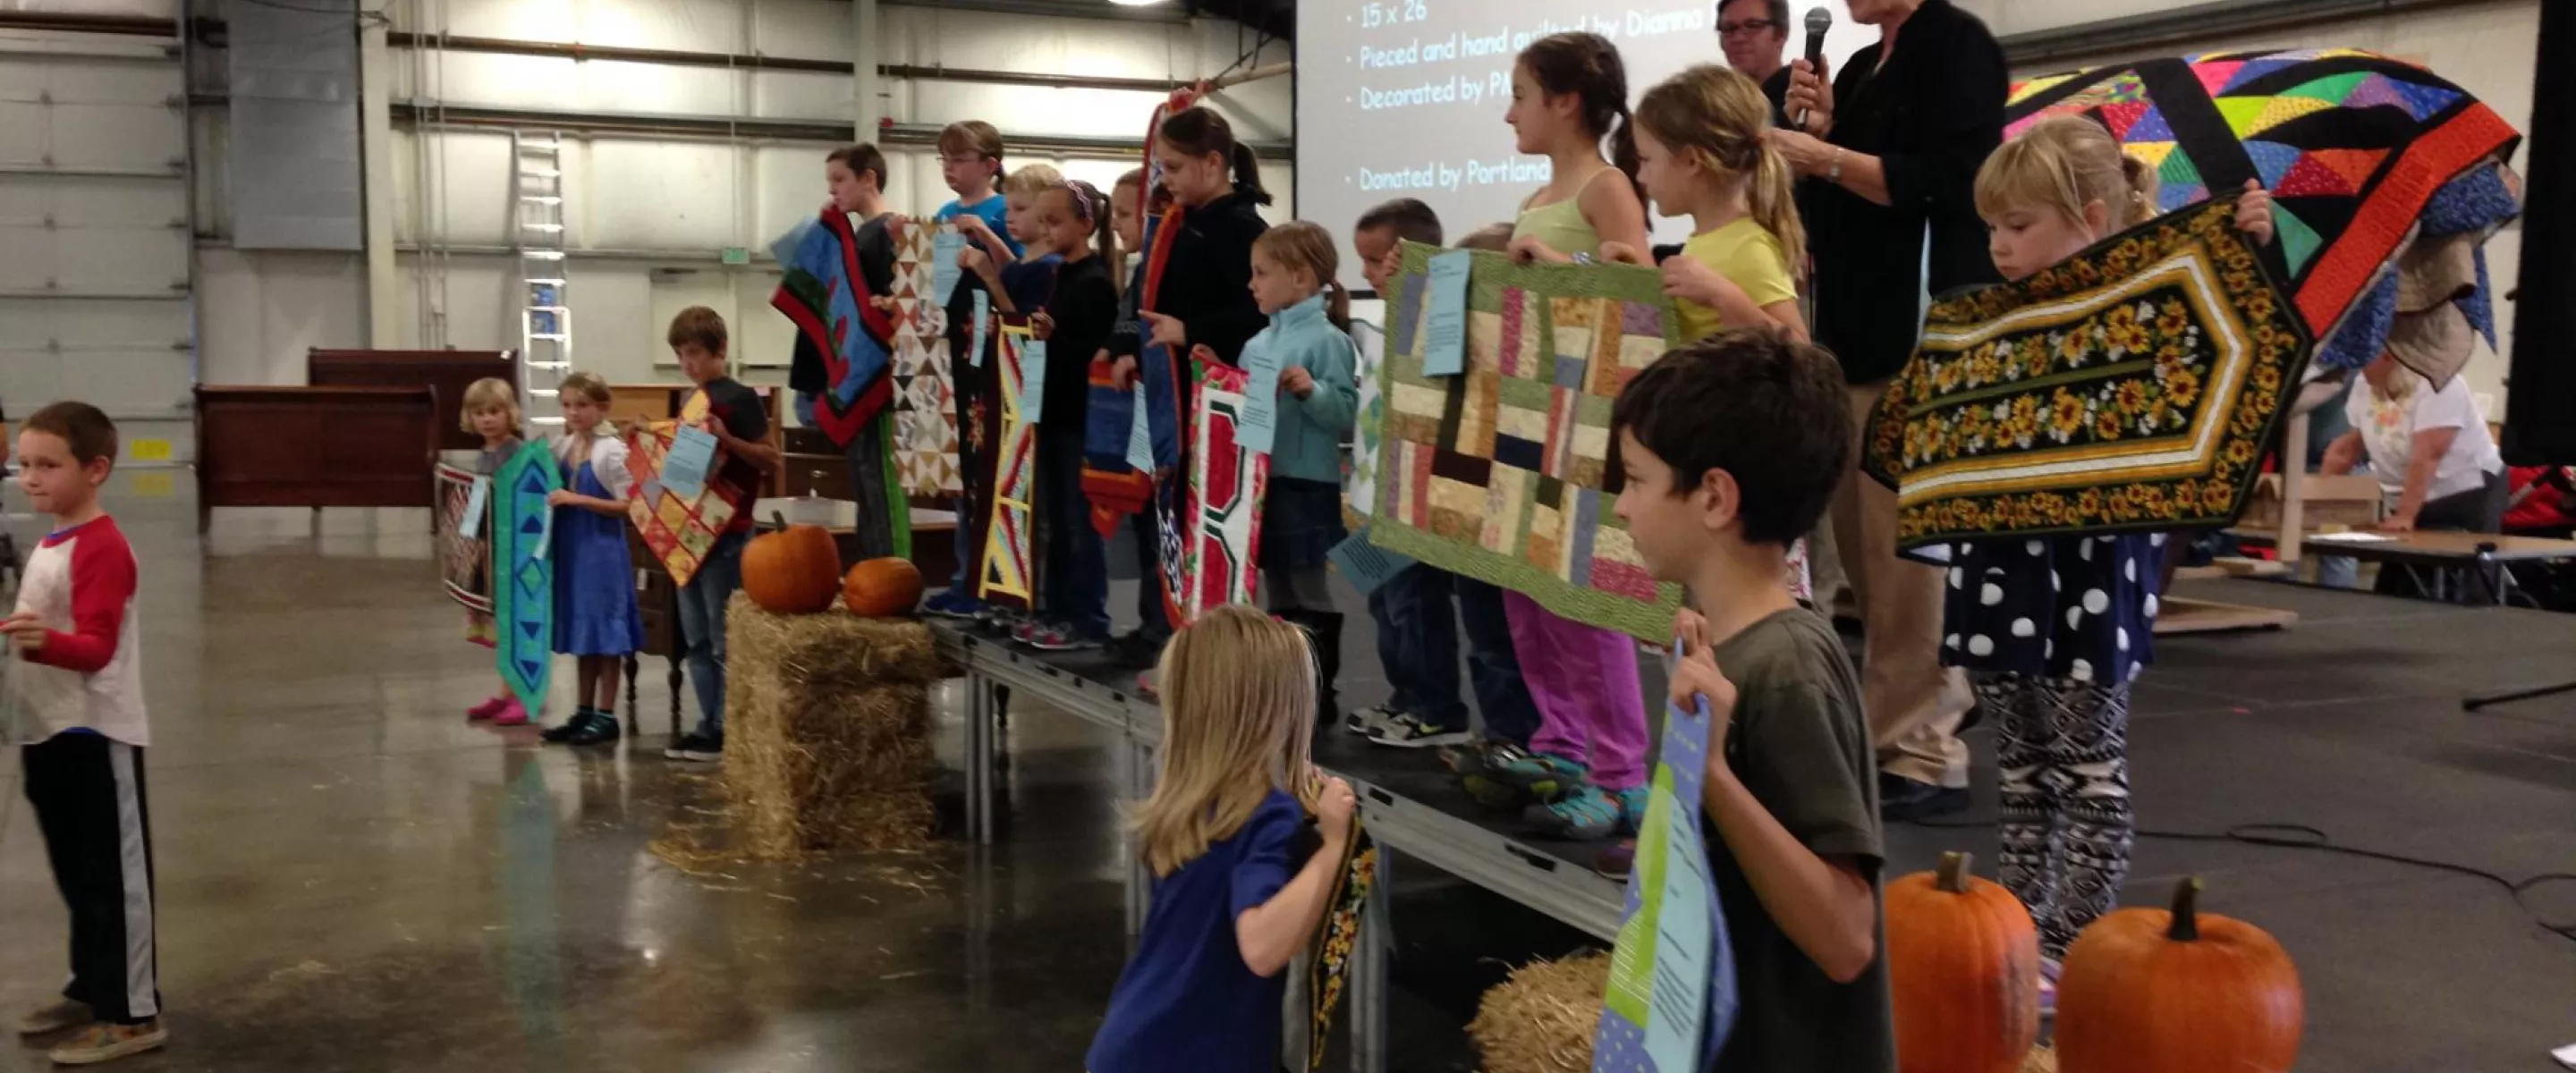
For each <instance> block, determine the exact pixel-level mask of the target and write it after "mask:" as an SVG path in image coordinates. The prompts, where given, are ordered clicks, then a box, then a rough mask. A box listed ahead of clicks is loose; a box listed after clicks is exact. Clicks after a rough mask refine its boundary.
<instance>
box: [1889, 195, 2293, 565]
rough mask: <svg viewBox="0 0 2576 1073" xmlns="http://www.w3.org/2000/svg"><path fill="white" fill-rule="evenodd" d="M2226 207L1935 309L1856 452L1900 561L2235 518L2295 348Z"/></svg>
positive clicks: (2129, 235) (2143, 229)
mask: <svg viewBox="0 0 2576 1073" xmlns="http://www.w3.org/2000/svg"><path fill="white" fill-rule="evenodd" d="M2235 212H2236V199H2235V198H2233V197H2223V198H2219V199H2217V200H2215V201H2211V202H2209V203H2207V204H2205V205H2202V206H2201V207H2199V208H2196V209H2193V210H2191V211H2189V212H2184V213H2179V214H2176V215H2173V216H2165V217H2160V218H2157V219H2154V220H2150V221H2148V222H2147V223H2144V224H2141V225H2139V226H2137V227H2134V228H2131V229H2129V230H2127V231H2124V232H2121V233H2120V234H2117V235H2113V236H2111V237H2110V238H2107V239H2104V240H2103V241H2101V242H2100V243H2098V244H2096V245H2094V246H2092V247H2091V248H2089V249H2087V250H2085V251H2084V252H2082V253H2079V254H2077V255H2075V256H2074V257H2072V258H2070V259H2068V260H2067V261H2066V262H2065V263H2063V264H2059V265H2057V266H2055V267H2052V268H2048V269H2045V270H2043V271H2041V272H2039V273H2037V274H2034V275H2032V276H2030V277H2029V278H2027V279H2024V280H2022V281H2020V282H2018V283H2007V284H2003V285H2001V286H1995V287H1988V288H1985V289H1983V290H1979V291H1976V292H1974V293H1971V294H1967V295H1964V296H1962V297H1958V298H1953V299H1950V300H1947V301H1942V302H1935V303H1933V305H1932V309H1931V312H1930V314H1929V317H1928V319H1927V321H1926V323H1925V325H1924V330H1923V343H1922V345H1921V346H1920V347H1919V348H1917V349H1916V351H1915V354H1914V358H1913V360H1912V361H1911V362H1909V363H1908V364H1907V365H1906V367H1905V371H1904V372H1902V373H1900V374H1898V376H1897V379H1896V381H1895V383H1894V384H1893V385H1891V386H1890V387H1889V389H1888V391H1887V393H1886V395H1885V397H1883V398H1882V399H1881V400H1880V403H1879V408H1878V412H1877V413H1876V414H1875V415H1874V416H1873V417H1872V419H1871V421H1870V427H1869V430H1868V433H1869V434H1868V437H1867V442H1866V444H1865V452H1866V453H1865V456H1864V459H1863V466H1864V467H1865V468H1866V469H1867V470H1868V472H1869V473H1870V475H1871V476H1873V477H1875V478H1877V479H1878V480H1879V481H1881V482H1883V483H1885V484H1887V485H1888V486H1889V487H1892V488H1894V489H1896V493H1897V508H1898V521H1897V542H1898V544H1899V546H1901V547H1908V548H1911V547H1916V546H1919V545H1924V544H1932V543H1946V542H1950V541H1956V540H1963V539H1967V538H1971V537H1981V536H1994V535H2039V534H2047V533H2071V532H2085V533H2108V532H2131V531H2134V532H2162V531H2166V530H2171V529H2180V528H2188V527H2195V526H2224V525H2226V524H2228V523H2230V522H2233V521H2234V520H2235V518H2236V516H2237V514H2238V512H2240V511H2241V510H2242V509H2243V508H2244V503H2245V497H2246V496H2247V494H2248V493H2249V492H2251V490H2252V488H2253V484H2254V478H2255V476H2256V470H2257V468H2258V463H2259V461H2260V459H2261V458H2262V456H2263V452H2264V449H2265V448H2266V447H2268V446H2269V445H2270V443H2271V438H2272V434H2273V425H2274V420H2275V418H2277V417H2278V416H2279V415H2280V413H2281V411H2282V399H2283V397H2284V385H2295V384H2296V383H2297V382H2298V377H2299V373H2300V371H2301V370H2302V369H2304V368H2305V367H2306V363H2307V359H2308V351H2309V348H2310V345H2311V343H2312V340H2311V338H2310V336H2309V334H2308V330H2307V325H2306V324H2305V323H2303V322H2302V321H2301V320H2300V318H2299V316H2298V311H2297V310H2296V309H2295V308H2293V307H2292V306H2291V305H2290V303H2289V300H2288V298H2287V297H2286V296H2285V294H2284V290H2283V289H2282V288H2280V287H2279V286H2277V285H2276V284H2275V283H2274V281H2273V279H2272V278H2271V275H2270V273H2269V272H2268V270H2267V269H2266V268H2265V267H2264V266H2263V265H2262V263H2261V261H2260V259H2259V258H2258V257H2257V256H2256V253H2255V249H2254V247H2253V246H2251V245H2249V244H2248V242H2247V240H2246V239H2245V237H2244V235H2243V233H2242V232H2239V231H2237V230H2236V226H2235Z"/></svg>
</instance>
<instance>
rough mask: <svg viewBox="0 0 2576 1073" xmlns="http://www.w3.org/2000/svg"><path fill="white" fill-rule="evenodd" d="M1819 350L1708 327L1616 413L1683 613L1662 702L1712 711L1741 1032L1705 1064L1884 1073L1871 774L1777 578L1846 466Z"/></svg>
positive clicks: (1720, 849) (1639, 516) (1820, 649)
mask: <svg viewBox="0 0 2576 1073" xmlns="http://www.w3.org/2000/svg"><path fill="white" fill-rule="evenodd" d="M1848 405H1849V404H1848V402H1847V401H1846V399H1845V392H1844V388H1843V377H1842V373H1841V370H1840V368H1839V367H1838V366H1837V365H1836V363H1835V362H1834V359H1833V357H1832V356H1831V355H1828V354H1826V353H1825V352H1824V351H1822V350H1819V349H1817V348H1816V347H1814V346H1811V345H1808V344H1805V343H1799V342H1795V341H1792V340H1791V339H1789V338H1788V337H1786V336H1783V335H1781V334H1778V333H1777V332H1775V331H1771V330H1765V329H1745V330H1738V331H1727V332H1720V333H1718V334H1717V335H1714V336H1711V337H1710V338H1708V339H1707V340H1704V341H1702V342H1698V343H1694V344H1691V345H1688V346H1684V347H1681V348H1680V349H1677V350H1674V351H1672V352H1671V353H1668V354H1665V355H1664V356H1663V357H1662V358H1661V359H1658V360H1657V361H1656V362H1655V363H1654V364H1653V365H1650V366H1648V367H1646V368H1645V369H1644V370H1642V371H1640V372H1639V373H1638V374H1637V375H1636V377H1635V378H1634V379H1632V380H1630V381H1629V382H1628V385H1627V387H1626V389H1625V390H1623V391H1621V392H1620V394H1619V401H1618V404H1617V406H1616V408H1615V409H1614V410H1613V412H1612V428H1613V430H1614V431H1615V434H1616V435H1617V437H1618V441H1617V442H1618V454H1617V456H1616V458H1617V461H1618V464H1619V466H1620V470H1621V472H1622V473H1623V474H1624V475H1625V479H1626V484H1625V486H1624V488H1623V490H1622V491H1621V492H1620V493H1619V505H1618V510H1619V517H1620V518H1621V519H1623V520H1625V521H1626V522H1627V524H1628V534H1629V536H1630V537H1631V538H1632V539H1633V540H1634V541H1635V542H1636V547H1637V553H1638V555H1639V556H1640V557H1641V558H1643V559H1644V560H1645V563H1646V568H1647V569H1648V570H1649V571H1651V572H1652V573H1653V574H1654V576H1655V577H1656V578H1657V579H1658V580H1662V581H1673V582H1679V583H1681V584H1682V585H1684V586H1685V587H1687V588H1688V589H1689V591H1690V596H1691V603H1692V604H1694V605H1696V606H1697V608H1698V610H1696V611H1692V610H1684V611H1683V612H1681V613H1680V614H1679V615H1677V616H1675V620H1674V632H1675V633H1676V634H1677V635H1678V636H1679V637H1680V638H1681V641H1682V646H1683V655H1682V657H1681V659H1680V660H1679V661H1678V663H1677V664H1676V665H1675V667H1674V670H1673V676H1672V697H1673V700H1674V702H1675V703H1677V704H1679V705H1682V706H1684V707H1688V706H1689V705H1690V704H1691V697H1692V696H1693V695H1694V694H1697V695H1698V696H1700V697H1703V698H1706V700H1707V701H1708V709H1709V716H1710V725H1709V752H1708V755H1709V764H1708V773H1707V779H1706V783H1705V788H1704V790H1703V791H1702V797H1703V806H1702V807H1703V811H1704V813H1705V816H1706V828H1705V830H1706V833H1707V834H1708V836H1709V837H1708V856H1709V863H1710V867H1711V869H1712V871H1713V873H1714V879H1715V881H1716V887H1717V896H1718V903H1719V908H1720V910H1721V911H1722V912H1723V913H1724V914H1725V916H1726V926H1727V932H1728V936H1729V938H1730V939H1731V940H1732V946H1733V949H1734V954H1735V971H1736V981H1737V986H1738V991H1739V995H1738V999H1739V1001H1740V1003H1741V1005H1740V1006H1739V1008H1738V1011H1737V1014H1736V1022H1735V1028H1734V1032H1733V1034H1732V1035H1730V1036H1729V1037H1728V1038H1727V1040H1726V1043H1725V1045H1724V1047H1723V1049H1721V1050H1720V1051H1719V1052H1718V1059H1717V1064H1716V1066H1715V1068H1716V1069H1717V1070H1720V1071H1724V1073H1745V1071H1761V1073H1770V1071H1780V1073H1789V1071H1798V1073H1806V1071H1812V1070H1833V1071H1835V1073H1887V1071H1893V1070H1894V1069H1895V1068H1896V1054H1895V1049H1894V1044H1893V1039H1892V1036H1891V1033H1890V1027H1889V1013H1888V992H1887V968H1886V960H1885V959H1884V958H1882V957H1880V956H1879V947H1880V945H1881V938H1882V935H1883V929H1882V928H1881V921H1880V910H1879V890H1878V883H1879V866H1880V864H1881V850H1880V844H1879V828H1878V801H1877V762H1876V761H1875V760H1874V759H1873V758H1872V753H1871V751H1870V742H1869V728H1868V726H1867V724H1865V723H1864V722H1863V721H1862V719H1861V709H1860V683H1859V680H1858V678H1857V677H1856V676H1855V675H1854V674H1853V672H1852V665H1851V657H1850V655H1849V654H1848V653H1846V652H1845V651H1844V650H1843V647H1842V642H1841V640H1840V639H1839V638H1837V637H1836V636H1835V635H1834V631H1833V627H1832V626H1831V625H1829V624H1827V623H1826V622H1825V620H1824V619H1823V618H1820V617H1818V616H1817V615H1816V614H1815V613H1814V612H1812V611H1808V610H1806V609H1804V608H1801V607H1799V606H1798V603H1797V601H1796V600H1795V599H1793V598H1791V596H1790V595H1789V590H1788V588H1787V586H1786V584H1785V583H1784V581H1783V578H1784V571H1785V569H1786V567H1787V564H1788V554H1789V545H1790V543H1791V542H1792V541H1795V540H1796V539H1797V538H1798V537H1799V535H1800V534H1803V533H1805V532H1807V531H1808V530H1809V529H1811V528H1814V526H1815V524H1816V519H1817V517H1819V516H1820V515H1822V514H1823V513H1824V511H1825V506H1826V504H1827V503H1828V502H1830V501H1831V500H1832V498H1833V494H1834V485H1835V483H1836V482H1837V481H1838V480H1839V479H1840V478H1841V476H1842V473H1843V464H1844V460H1845V456H1846V454H1847V452H1848V451H1849V450H1850V443H1851V439H1850V429H1851V424H1850V422H1851V415H1850V412H1849V410H1848V409H1847V407H1848Z"/></svg>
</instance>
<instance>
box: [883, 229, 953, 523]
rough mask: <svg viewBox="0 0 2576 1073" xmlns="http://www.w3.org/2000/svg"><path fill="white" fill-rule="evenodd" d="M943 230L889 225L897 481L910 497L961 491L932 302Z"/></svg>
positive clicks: (941, 333)
mask: <svg viewBox="0 0 2576 1073" xmlns="http://www.w3.org/2000/svg"><path fill="white" fill-rule="evenodd" d="M943 228H950V229H953V225H945V224H942V225H932V224H928V223H925V222H921V221H908V222H905V223H901V224H896V225H893V232H894V242H895V246H894V249H895V253H894V313H893V315H894V445H895V455H894V461H895V479H896V482H897V483H898V484H900V485H901V486H902V488H903V491H904V493H905V494H907V495H916V496H955V495H957V494H959V493H960V492H963V491H964V490H965V485H964V482H963V481H962V480H961V479H960V474H959V470H958V461H957V386H956V381H955V380H954V379H952V378H951V375H950V373H949V369H948V311H947V310H945V309H941V308H940V307H939V303H938V302H937V301H935V300H934V299H933V298H932V295H931V268H932V255H931V242H932V240H933V239H934V238H935V237H936V236H937V234H938V232H939V231H940V230H942V229H943Z"/></svg>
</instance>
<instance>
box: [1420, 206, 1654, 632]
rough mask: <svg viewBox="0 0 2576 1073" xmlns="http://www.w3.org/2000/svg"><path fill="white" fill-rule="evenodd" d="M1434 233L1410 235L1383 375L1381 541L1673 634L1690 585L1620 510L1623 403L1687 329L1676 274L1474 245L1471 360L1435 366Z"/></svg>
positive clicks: (1558, 608) (1624, 627)
mask: <svg viewBox="0 0 2576 1073" xmlns="http://www.w3.org/2000/svg"><path fill="white" fill-rule="evenodd" d="M1437 252H1440V251H1439V250H1437V249H1436V248H1434V247H1430V246H1424V245H1419V244H1416V243H1406V244H1405V247H1404V266H1403V270H1402V272H1401V273H1400V274H1399V276H1398V278H1397V279H1396V281H1395V283H1394V286H1393V291H1394V297H1393V298H1392V299H1390V300H1389V302H1388V310H1389V313H1388V327H1387V340H1386V350H1385V357H1384V359H1383V361H1382V362H1381V364H1380V367H1379V373H1378V378H1379V381H1380V393H1381V394H1382V395H1383V396H1384V403H1385V408H1386V420H1385V423H1384V425H1383V426H1382V434H1381V436H1380V447H1379V455H1378V466H1377V471H1376V475H1375V478H1376V481H1377V489H1378V500H1377V510H1376V512H1375V520H1374V521H1373V522H1372V523H1371V525H1370V526H1369V539H1370V540H1371V541H1373V542H1375V543H1376V544H1377V545H1378V546H1379V547H1383V548H1386V549H1388V550H1390V551H1394V552H1396V553H1398V554H1401V555H1405V556H1409V557H1411V558H1413V559H1416V560H1419V561H1421V562H1424V563H1428V564H1430V565H1432V566H1435V567H1438V568H1440V569H1443V570H1448V571H1451V572H1453V573H1459V574H1465V575H1467V576H1469V577H1474V578H1479V579H1482V580H1484V581H1488V582H1491V583H1493V584H1496V585H1500V586H1503V587H1505V588H1509V589H1513V590H1516V591H1519V592H1521V593H1524V594H1526V595H1528V596H1529V597H1530V598H1531V599H1533V600H1536V601H1538V603H1539V604H1540V605H1541V606H1543V607H1546V608H1547V609H1548V610H1549V611H1553V612H1555V613H1556V614H1558V615H1562V616H1564V617H1566V618H1569V619H1573V620H1575V621H1578V622H1585V623H1589V624H1591V625H1595V626H1602V627H1607V628H1610V629H1616V630H1620V631H1623V632H1626V633H1629V634H1632V635H1634V636H1636V637H1638V638H1640V639H1645V640H1658V641H1660V640H1666V639H1668V637H1667V635H1669V634H1670V633H1671V632H1672V624H1673V610H1674V609H1675V608H1676V607H1678V606H1680V602H1681V588H1680V586H1677V585H1658V584H1656V583H1655V580H1654V579H1653V578H1652V577H1651V576H1649V575H1648V574H1647V573H1646V567H1645V564H1644V563H1643V562H1642V561H1640V560H1639V559H1638V558H1637V549H1636V546H1635V545H1634V544H1632V543H1630V542H1629V540H1628V532H1627V529H1626V527H1625V526H1623V525H1622V524H1621V523H1620V522H1619V520H1618V519H1617V518H1616V517H1615V516H1613V514H1612V513H1611V509H1610V508H1611V504H1612V503H1613V501H1615V500H1616V499H1617V497H1618V491H1619V490H1618V484H1617V482H1618V471H1617V470H1616V469H1615V468H1614V467H1612V466H1611V465H1610V442H1611V441H1610V405H1611V403H1612V401H1613V400H1615V399H1616V398H1617V397H1618V394H1619V388H1620V387H1621V386H1622V385H1624V384H1626V383H1627V382H1628V378H1629V377H1630V376H1632V375H1634V374H1635V373H1636V372H1637V370H1639V369H1643V368H1645V367H1646V366H1647V365H1648V364H1650V363H1652V362H1653V361H1654V360H1655V359H1656V358H1659V357H1662V356H1663V353H1664V351H1665V350H1666V349H1667V348H1669V347H1671V346H1673V345H1674V344H1675V343H1677V342H1678V341H1679V339H1678V332H1679V327H1678V325H1679V321H1678V318H1677V317H1676V315H1675V314H1674V311H1673V304H1672V302H1671V300H1669V299H1667V298H1665V297H1664V288H1663V278H1662V277H1661V276H1660V275H1658V274H1657V273H1656V272H1655V271H1654V270H1653V269H1649V268H1639V267H1635V266H1630V265H1586V266H1575V265H1515V264H1513V263H1512V262H1511V261H1510V259H1508V258H1506V257H1504V256H1502V255H1500V254H1492V253H1477V254H1475V255H1474V266H1473V267H1472V268H1471V269H1470V270H1469V273H1468V283H1467V371H1466V372H1465V373H1463V374H1461V375H1458V376H1445V377H1430V376H1425V375H1423V372H1422V351H1423V344H1424V341H1425V336H1426V335H1427V333H1426V332H1425V331H1424V320H1425V315H1426V309H1425V305H1426V302H1425V298H1424V292H1425V290H1426V289H1427V288H1426V287H1425V286H1424V284H1425V282H1426V280H1427V279H1428V274H1429V264H1430V257H1431V255H1432V254H1434V253H1437Z"/></svg>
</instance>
